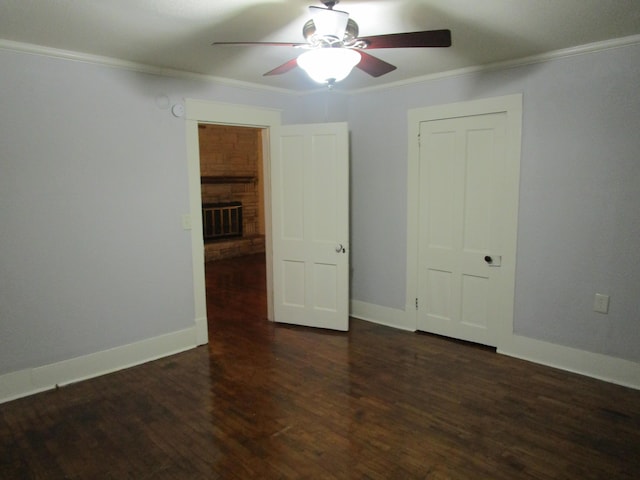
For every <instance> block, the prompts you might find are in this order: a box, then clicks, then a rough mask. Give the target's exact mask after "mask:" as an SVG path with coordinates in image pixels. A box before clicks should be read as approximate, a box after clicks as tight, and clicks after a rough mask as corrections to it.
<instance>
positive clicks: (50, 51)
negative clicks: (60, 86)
mask: <svg viewBox="0 0 640 480" xmlns="http://www.w3.org/2000/svg"><path fill="white" fill-rule="evenodd" d="M0 49H3V50H11V51H16V52H21V53H28V54H32V55H41V56H45V57H52V58H61V59H65V60H72V61H75V62H82V63H90V64H94V65H100V66H105V67H111V68H119V69H122V70H130V71H134V72H138V73H147V74H151V75H162V76H167V77H174V78H187V79H191V80H200V81H204V82H207V83H217V84H221V85H226V86H230V87H236V88H244V89H249V90H259V91H262V92H265V91H266V92H273V93H280V94H283V95H295V96H299V95H301V94H302V92H296V91H295V90H291V89H287V88H278V87H270V86H267V85H260V84H257V83H251V82H243V81H240V80H233V79H230V78H225V77H216V76H214V75H206V74H204V73H196V72H189V71H186V70H179V69H175V68H162V67H155V66H153V65H147V64H144V63H138V62H130V61H128V60H121V59H118V58H113V57H105V56H101V55H92V54H88V53H82V52H74V51H72V50H62V49H58V48H51V47H44V46H42V45H34V44H30V43H23V42H14V41H11V40H3V39H0Z"/></svg>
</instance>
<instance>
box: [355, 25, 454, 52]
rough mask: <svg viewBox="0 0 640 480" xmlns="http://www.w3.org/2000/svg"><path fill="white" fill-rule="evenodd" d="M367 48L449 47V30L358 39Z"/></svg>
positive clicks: (391, 34)
mask: <svg viewBox="0 0 640 480" xmlns="http://www.w3.org/2000/svg"><path fill="white" fill-rule="evenodd" d="M358 39H359V40H363V41H364V42H366V43H367V48H368V49H371V48H412V47H450V46H451V30H426V31H424V32H409V33H390V34H388V35H374V36H372V37H359V38H358Z"/></svg>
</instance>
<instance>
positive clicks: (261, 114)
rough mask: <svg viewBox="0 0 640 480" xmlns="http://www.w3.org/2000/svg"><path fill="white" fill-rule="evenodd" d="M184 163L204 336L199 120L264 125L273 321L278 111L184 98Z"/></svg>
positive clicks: (269, 299)
mask: <svg viewBox="0 0 640 480" xmlns="http://www.w3.org/2000/svg"><path fill="white" fill-rule="evenodd" d="M185 105H186V122H185V123H186V129H187V132H186V133H187V163H188V167H189V209H190V214H191V250H192V265H193V284H194V295H195V305H196V318H201V319H205V320H204V322H203V325H202V327H201V335H200V337H199V338H201V339H202V338H205V334H206V336H207V337H208V332H206V327H207V322H206V318H207V298H206V286H205V278H204V240H203V236H202V214H201V209H202V193H201V186H200V146H199V143H198V123H215V124H218V125H236V126H244V127H254V128H264V129H266V130H267V131H268V134H267V135H265V136H264V137H263V146H265V147H267V148H265V149H264V150H263V155H262V158H263V173H264V186H265V188H264V197H265V198H264V206H265V219H264V220H265V250H266V270H267V272H266V273H267V318H268V319H269V320H273V257H272V254H271V241H272V240H271V214H270V212H271V158H275V155H277V152H276V150H275V149H276V147H277V144H278V142H276V141H274V140H273V139H275V138H277V136H278V135H279V131H280V124H281V111H280V110H275V109H270V108H260V107H251V106H247V105H235V104H231V103H223V102H210V101H204V100H196V99H190V98H188V99H186V101H185ZM205 343H206V342H205Z"/></svg>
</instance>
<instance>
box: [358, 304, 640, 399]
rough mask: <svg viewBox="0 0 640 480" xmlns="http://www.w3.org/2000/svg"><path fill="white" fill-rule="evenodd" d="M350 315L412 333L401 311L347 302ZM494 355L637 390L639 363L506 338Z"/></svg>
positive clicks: (532, 340)
mask: <svg viewBox="0 0 640 480" xmlns="http://www.w3.org/2000/svg"><path fill="white" fill-rule="evenodd" d="M351 316H352V317H355V318H359V319H361V320H366V321H368V322H372V323H378V324H380V325H386V326H388V327H393V328H399V329H402V330H408V331H415V330H416V328H415V324H413V321H412V320H411V319H410V318H409V317H410V316H409V315H407V314H406V312H405V311H404V310H399V309H394V308H388V307H382V306H380V305H374V304H371V303H366V302H360V301H357V300H351ZM497 351H498V353H500V354H502V355H507V356H510V357H515V358H520V359H522V360H527V361H530V362H533V363H538V364H541V365H546V366H549V367H553V368H559V369H561V370H566V371H568V372H573V373H578V374H580V375H585V376H587V377H592V378H596V379H598V380H603V381H605V382H609V383H615V384H617V385H622V386H625V387H629V388H634V389H638V390H640V363H636V362H631V361H629V360H623V359H621V358H616V357H611V356H607V355H602V354H599V353H593V352H587V351H585V350H578V349H576V348H571V347H565V346H563V345H556V344H553V343H549V342H545V341H541V340H535V339H532V338H528V337H523V336H519V335H510V336H509V337H508V338H506V339H504V340H502V341H501V342H500V345H498V348H497Z"/></svg>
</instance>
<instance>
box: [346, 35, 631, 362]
mask: <svg viewBox="0 0 640 480" xmlns="http://www.w3.org/2000/svg"><path fill="white" fill-rule="evenodd" d="M639 80H640V45H633V46H626V47H619V48H615V49H610V50H606V51H600V52H597V53H590V54H582V55H577V56H573V57H567V58H562V59H556V60H553V61H548V62H544V63H539V64H533V65H529V66H526V67H520V68H512V69H508V70H501V71H493V72H485V73H475V74H469V75H464V76H458V77H453V78H446V79H440V80H434V81H429V82H423V83H420V84H415V85H411V86H404V87H399V88H394V89H388V90H384V91H374V92H370V93H361V94H356V95H352V96H351V98H350V103H349V124H350V128H351V132H352V137H351V139H352V152H353V158H352V207H351V218H352V224H351V228H352V264H353V279H352V290H351V296H352V298H353V299H355V300H360V301H362V302H368V303H373V304H377V305H382V306H386V307H391V308H398V309H403V308H404V302H405V283H406V279H405V276H406V268H405V262H406V261H405V258H406V225H407V218H406V201H407V186H406V185H407V179H406V176H407V161H406V156H407V145H408V139H407V110H408V109H411V108H417V107H424V106H429V105H436V104H445V103H451V102H459V101H466V100H472V99H478V98H485V97H492V96H499V95H507V94H512V93H523V95H524V115H523V139H522V163H521V183H520V211H519V241H518V255H517V267H516V268H517V270H516V299H515V300H516V302H515V320H514V329H515V332H516V333H518V334H521V335H524V336H528V337H532V338H536V339H541V340H546V341H549V342H552V343H557V344H561V345H565V346H571V347H576V348H579V349H583V350H588V351H591V352H596V353H603V354H607V355H611V356H615V357H620V358H624V359H628V360H635V361H640V154H639V152H640V135H639V133H638V132H640V89H638V81H639ZM596 292H599V293H604V294H608V295H610V296H611V305H610V313H609V314H608V315H602V314H598V313H594V312H593V311H592V307H593V295H594V293H596Z"/></svg>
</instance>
